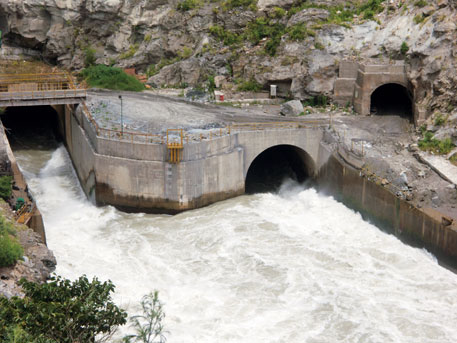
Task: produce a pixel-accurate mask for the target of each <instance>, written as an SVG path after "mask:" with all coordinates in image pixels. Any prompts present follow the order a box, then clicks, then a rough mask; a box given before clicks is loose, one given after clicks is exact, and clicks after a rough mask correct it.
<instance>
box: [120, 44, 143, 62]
mask: <svg viewBox="0 0 457 343" xmlns="http://www.w3.org/2000/svg"><path fill="white" fill-rule="evenodd" d="M138 48H139V45H138V44H134V45H131V46H130V47H129V49H128V50H127V51H126V52H124V53H122V54H120V56H119V58H120V59H122V60H125V59H127V58H130V57H133V56H134V55H135V54H136V52H137V51H138Z"/></svg>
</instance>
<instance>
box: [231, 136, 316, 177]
mask: <svg viewBox="0 0 457 343" xmlns="http://www.w3.org/2000/svg"><path fill="white" fill-rule="evenodd" d="M322 136H323V131H322V129H320V128H310V129H290V130H268V131H266V130H265V131H249V132H240V133H238V134H236V135H235V137H236V138H237V145H238V146H239V147H241V148H242V149H243V150H244V152H245V156H244V164H243V175H244V177H246V175H247V172H248V170H249V167H250V166H251V163H252V162H253V161H254V159H255V158H256V157H257V156H258V155H260V154H261V153H262V152H264V151H265V150H267V149H268V148H271V147H273V146H276V145H292V146H295V147H298V148H300V149H302V150H303V151H305V152H306V153H307V157H308V158H307V162H308V165H307V168H308V174H309V175H312V176H314V175H315V173H316V163H317V161H318V156H319V147H320V142H321V140H322Z"/></svg>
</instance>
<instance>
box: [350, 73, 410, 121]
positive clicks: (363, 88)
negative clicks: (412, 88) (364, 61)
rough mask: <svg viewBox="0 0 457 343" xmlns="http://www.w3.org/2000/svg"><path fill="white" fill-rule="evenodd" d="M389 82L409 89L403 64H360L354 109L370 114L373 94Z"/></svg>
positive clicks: (363, 113)
mask: <svg viewBox="0 0 457 343" xmlns="http://www.w3.org/2000/svg"><path fill="white" fill-rule="evenodd" d="M388 83H396V84H399V85H402V86H404V87H405V88H407V89H408V87H409V83H408V78H407V76H406V71H405V66H404V65H403V64H400V65H360V66H359V70H358V72H357V80H356V84H355V89H354V100H353V101H354V110H355V111H356V112H357V113H359V114H362V115H368V114H370V105H371V94H372V93H373V92H374V91H375V90H376V89H377V88H378V87H380V86H382V85H385V84H388ZM412 102H414V101H413V100H412Z"/></svg>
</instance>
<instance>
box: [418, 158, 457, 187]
mask: <svg viewBox="0 0 457 343" xmlns="http://www.w3.org/2000/svg"><path fill="white" fill-rule="evenodd" d="M418 155H419V156H420V159H421V162H424V163H426V164H427V165H428V166H429V167H430V168H432V169H433V170H434V171H435V172H436V173H438V175H440V176H441V177H442V178H443V179H445V180H446V181H448V182H451V183H453V184H454V185H457V167H456V166H455V165H453V164H452V163H451V162H449V161H448V160H446V159H445V158H444V157H442V156H436V155H431V154H428V153H424V152H420V153H419V154H418Z"/></svg>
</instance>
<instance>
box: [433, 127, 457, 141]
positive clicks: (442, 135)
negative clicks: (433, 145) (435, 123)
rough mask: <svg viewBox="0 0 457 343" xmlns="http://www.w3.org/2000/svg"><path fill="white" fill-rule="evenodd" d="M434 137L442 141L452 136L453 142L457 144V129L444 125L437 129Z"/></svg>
mask: <svg viewBox="0 0 457 343" xmlns="http://www.w3.org/2000/svg"><path fill="white" fill-rule="evenodd" d="M433 138H435V139H438V140H440V141H442V140H444V139H446V138H450V139H451V140H452V143H454V144H457V129H456V128H453V127H443V128H441V129H439V130H438V131H436V133H435V135H434V136H433Z"/></svg>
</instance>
